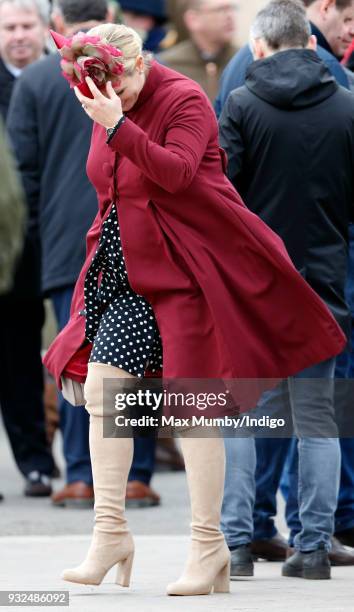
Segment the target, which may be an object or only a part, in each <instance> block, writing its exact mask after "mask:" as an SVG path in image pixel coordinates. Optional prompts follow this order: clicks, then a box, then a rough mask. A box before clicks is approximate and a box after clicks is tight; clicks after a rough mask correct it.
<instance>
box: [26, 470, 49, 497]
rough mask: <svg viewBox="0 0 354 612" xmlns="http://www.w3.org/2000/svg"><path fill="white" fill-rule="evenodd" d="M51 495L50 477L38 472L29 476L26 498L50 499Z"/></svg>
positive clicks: (27, 478)
mask: <svg viewBox="0 0 354 612" xmlns="http://www.w3.org/2000/svg"><path fill="white" fill-rule="evenodd" d="M51 494H52V485H51V481H50V478H49V476H46V475H45V474H41V473H40V472H38V471H37V470H34V471H33V472H30V473H29V474H27V477H26V485H25V490H24V495H25V496H26V497H49V496H50V495H51Z"/></svg>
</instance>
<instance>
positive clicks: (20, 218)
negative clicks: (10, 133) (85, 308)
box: [0, 122, 25, 294]
mask: <svg viewBox="0 0 354 612" xmlns="http://www.w3.org/2000/svg"><path fill="white" fill-rule="evenodd" d="M0 185H1V189H0V294H2V293H5V292H6V291H8V290H9V289H10V288H11V285H12V283H13V271H14V264H15V260H16V257H17V256H18V255H19V253H20V251H21V248H22V242H23V232H24V224H25V204H24V197H23V193H22V189H21V188H20V183H19V180H18V177H17V176H16V171H15V164H14V160H13V159H12V156H11V155H10V152H9V150H8V144H7V140H6V138H5V132H4V127H3V124H2V122H0Z"/></svg>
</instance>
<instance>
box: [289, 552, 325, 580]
mask: <svg viewBox="0 0 354 612" xmlns="http://www.w3.org/2000/svg"><path fill="white" fill-rule="evenodd" d="M281 573H282V576H287V577H288V578H307V579H308V580H328V579H329V578H330V577H331V564H330V562H329V557H328V552H327V551H326V550H325V549H323V548H318V549H317V550H314V551H313V552H310V553H302V552H300V551H299V550H297V551H296V552H295V553H294V554H293V555H292V556H291V557H289V558H288V559H287V560H286V561H285V563H284V565H283V567H282V572H281Z"/></svg>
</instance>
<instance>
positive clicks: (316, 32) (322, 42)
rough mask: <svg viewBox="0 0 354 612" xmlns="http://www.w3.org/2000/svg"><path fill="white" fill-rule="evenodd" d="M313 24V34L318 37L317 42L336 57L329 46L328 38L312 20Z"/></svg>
mask: <svg viewBox="0 0 354 612" xmlns="http://www.w3.org/2000/svg"><path fill="white" fill-rule="evenodd" d="M310 25H311V32H312V34H314V35H315V36H316V38H317V44H318V46H319V47H322V49H326V51H328V53H330V54H331V55H333V57H335V55H334V53H333V51H332V49H331V47H330V46H329V43H328V41H327V38H325V37H324V36H323V34H322V32H321V30H319V29H318V27H317V26H315V24H314V23H312V21H311V22H310Z"/></svg>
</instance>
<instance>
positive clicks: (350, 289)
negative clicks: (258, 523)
mask: <svg viewBox="0 0 354 612" xmlns="http://www.w3.org/2000/svg"><path fill="white" fill-rule="evenodd" d="M349 238H350V242H349V262H348V279H347V286H346V298H347V302H348V304H349V306H350V310H351V313H352V316H354V225H351V226H350V229H349ZM335 373H336V378H338V379H339V381H338V386H337V393H336V396H335V397H336V410H337V411H339V410H341V409H343V410H346V409H347V406H346V405H344V406H342V405H341V403H342V402H343V399H344V404H345V402H346V400H347V399H348V398H345V397H344V398H343V393H344V394H345V393H348V392H349V393H350V392H351V391H352V388H351V387H350V388H347V387H344V386H341V380H343V379H349V378H351V379H353V378H354V325H353V322H352V332H351V351H345V352H344V353H342V354H341V355H339V357H337V359H336V372H335ZM340 447H341V455H342V463H341V479H340V488H339V496H338V505H337V510H336V514H335V531H336V532H340V531H344V530H346V529H350V528H353V527H354V439H353V438H342V439H341V440H340ZM284 476H285V479H286V483H285V487H284V486H282V491H283V494H284V497H285V499H286V501H287V504H286V520H287V524H288V527H289V529H290V539H289V543H290V544H292V542H293V541H294V538H295V536H296V534H297V533H298V532H299V530H300V528H301V523H300V519H299V512H298V502H297V496H296V494H294V491H296V487H297V477H298V455H297V448H296V444H295V443H294V444H292V445H291V448H290V453H289V459H288V462H287V465H286V468H285V471H284Z"/></svg>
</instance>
